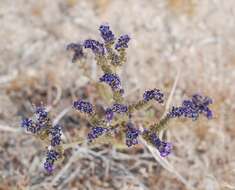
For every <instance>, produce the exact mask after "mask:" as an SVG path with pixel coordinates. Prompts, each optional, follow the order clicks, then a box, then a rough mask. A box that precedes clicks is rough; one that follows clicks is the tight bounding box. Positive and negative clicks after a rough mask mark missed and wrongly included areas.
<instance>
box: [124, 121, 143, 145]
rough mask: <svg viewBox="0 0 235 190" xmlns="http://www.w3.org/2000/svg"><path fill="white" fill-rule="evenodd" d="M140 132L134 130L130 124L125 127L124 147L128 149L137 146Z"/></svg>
mask: <svg viewBox="0 0 235 190" xmlns="http://www.w3.org/2000/svg"><path fill="white" fill-rule="evenodd" d="M139 135H140V130H139V129H136V128H135V127H134V126H133V124H132V123H131V122H128V123H127V125H126V145H127V146H128V147H130V146H133V145H136V144H138V139H137V138H138V136H139Z"/></svg>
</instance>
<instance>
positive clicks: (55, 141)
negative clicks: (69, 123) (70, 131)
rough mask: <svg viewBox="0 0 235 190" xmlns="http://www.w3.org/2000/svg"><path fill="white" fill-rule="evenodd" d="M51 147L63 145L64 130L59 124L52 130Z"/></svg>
mask: <svg viewBox="0 0 235 190" xmlns="http://www.w3.org/2000/svg"><path fill="white" fill-rule="evenodd" d="M50 135H51V146H58V145H60V143H61V135H62V128H61V126H60V125H59V124H57V125H54V126H53V127H52V128H50Z"/></svg>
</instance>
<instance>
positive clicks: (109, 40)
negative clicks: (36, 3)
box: [22, 25, 212, 173]
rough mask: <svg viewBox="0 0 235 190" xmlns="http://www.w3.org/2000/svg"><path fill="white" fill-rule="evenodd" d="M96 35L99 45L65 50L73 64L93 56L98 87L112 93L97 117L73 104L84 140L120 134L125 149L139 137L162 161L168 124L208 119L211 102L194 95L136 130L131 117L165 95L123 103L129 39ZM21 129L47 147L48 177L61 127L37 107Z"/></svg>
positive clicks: (105, 31)
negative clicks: (122, 71)
mask: <svg viewBox="0 0 235 190" xmlns="http://www.w3.org/2000/svg"><path fill="white" fill-rule="evenodd" d="M99 31H100V34H101V37H102V39H103V41H102V42H100V41H96V40H93V39H87V40H85V41H84V42H82V43H71V44H69V45H68V46H67V50H70V51H72V52H73V57H72V62H76V61H77V60H79V59H83V58H84V55H85V54H84V50H85V49H90V50H91V51H92V53H93V54H94V56H95V60H96V63H97V65H98V66H99V67H100V69H101V70H102V71H103V75H102V76H101V77H100V78H99V83H103V84H105V85H108V86H109V87H110V89H111V91H112V104H111V105H109V106H108V107H106V108H104V113H103V114H100V113H99V111H98V110H96V109H95V106H94V105H93V104H92V103H90V102H89V101H87V100H85V99H82V98H79V99H78V100H76V101H74V102H73V104H72V107H73V109H74V110H76V111H78V112H79V113H81V114H82V116H84V118H85V119H87V121H88V122H89V123H90V125H91V126H92V127H91V130H90V132H89V133H88V134H87V137H86V138H85V140H86V141H87V142H88V143H93V142H94V141H95V140H96V139H97V138H98V137H100V136H105V135H107V134H112V133H115V131H116V130H119V131H121V132H123V133H125V139H126V145H127V146H128V147H131V146H134V145H136V144H138V143H139V137H140V136H142V138H143V139H145V140H146V141H147V142H148V143H149V144H151V145H152V146H154V147H156V149H157V150H158V151H159V154H160V155H161V156H162V157H166V156H168V155H169V154H170V152H171V151H172V147H173V146H172V143H170V142H167V141H165V140H162V139H161V138H160V136H159V133H160V131H161V130H163V129H164V128H165V126H166V124H167V122H168V121H169V120H171V119H173V118H180V117H185V118H191V119H192V120H196V119H197V118H198V117H199V115H204V116H206V117H207V118H208V119H210V118H212V111H211V110H210V108H209V105H210V104H212V100H211V99H210V98H209V97H203V96H201V95H199V94H195V95H193V96H192V98H191V99H188V100H184V101H183V102H182V105H181V106H173V107H171V108H170V109H169V111H168V113H167V114H166V115H165V116H164V117H163V118H162V119H160V121H158V122H156V123H154V124H152V125H149V126H148V125H147V124H146V123H142V124H141V126H143V127H137V125H135V122H134V121H133V117H132V115H133V113H134V112H136V111H138V110H143V109H145V108H146V107H147V105H149V104H151V103H154V102H156V103H158V104H163V103H164V99H165V98H164V93H163V92H162V91H161V90H159V89H156V88H155V89H150V90H146V91H145V92H144V93H143V97H142V99H141V100H139V101H137V102H136V103H133V104H128V103H126V101H125V100H124V93H125V91H124V89H123V87H122V82H121V79H120V77H119V76H118V74H117V72H116V70H117V68H118V67H121V66H122V65H123V64H125V63H126V61H127V58H126V51H127V48H128V44H129V41H130V37H129V35H121V36H120V37H118V38H117V39H116V37H115V35H114V34H113V32H112V31H111V30H110V27H109V26H108V25H101V26H100V27H99ZM22 127H23V128H25V130H26V131H28V132H30V133H32V134H35V135H36V136H37V137H39V138H40V139H42V140H43V141H45V142H46V143H47V145H48V146H47V153H46V160H45V162H44V168H45V170H46V171H47V172H48V173H51V172H52V171H53V170H54V163H55V161H57V160H59V159H61V158H62V157H63V150H64V146H63V145H64V144H62V143H61V142H62V140H61V135H62V127H61V126H60V125H58V124H57V125H53V123H52V121H51V119H50V116H49V113H48V111H47V110H46V108H44V107H43V106H39V107H36V109H35V117H34V118H24V119H23V120H22Z"/></svg>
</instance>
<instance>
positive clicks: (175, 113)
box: [168, 94, 212, 120]
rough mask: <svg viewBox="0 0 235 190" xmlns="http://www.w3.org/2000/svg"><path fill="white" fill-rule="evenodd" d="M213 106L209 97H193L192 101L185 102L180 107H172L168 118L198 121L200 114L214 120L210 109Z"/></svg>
mask: <svg viewBox="0 0 235 190" xmlns="http://www.w3.org/2000/svg"><path fill="white" fill-rule="evenodd" d="M210 104H212V100H211V99H210V98H209V97H202V96H200V95H197V94H196V95H193V96H192V99H191V100H184V101H183V102H182V105H181V106H179V107H174V106H173V107H172V108H171V110H170V112H169V113H168V117H171V118H175V117H182V116H184V117H187V118H192V119H193V120H196V119H197V118H198V117H199V115H200V114H204V115H205V116H206V117H207V118H208V119H211V118H212V111H211V110H210V108H209V107H208V106H209V105H210Z"/></svg>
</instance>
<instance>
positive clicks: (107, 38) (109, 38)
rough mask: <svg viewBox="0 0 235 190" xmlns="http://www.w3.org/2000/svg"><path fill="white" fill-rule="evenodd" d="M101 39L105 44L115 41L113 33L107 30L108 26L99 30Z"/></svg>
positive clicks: (103, 26)
mask: <svg viewBox="0 0 235 190" xmlns="http://www.w3.org/2000/svg"><path fill="white" fill-rule="evenodd" d="M99 31H100V33H101V37H102V38H103V39H104V41H105V43H109V42H113V41H114V40H115V37H114V34H113V32H112V31H111V30H110V29H109V26H108V25H101V26H100V28H99Z"/></svg>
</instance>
